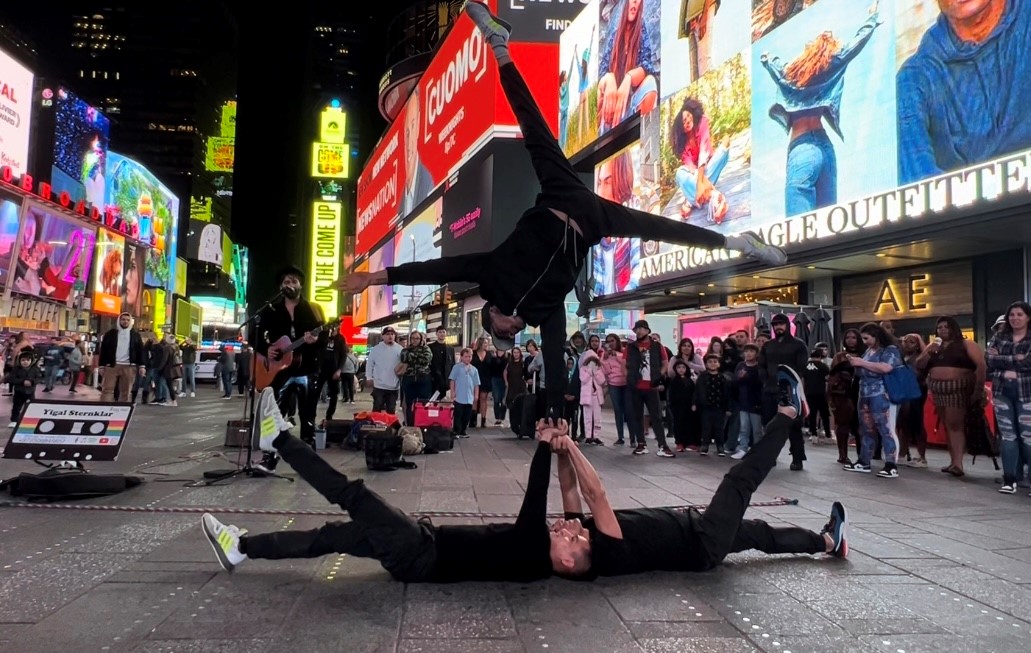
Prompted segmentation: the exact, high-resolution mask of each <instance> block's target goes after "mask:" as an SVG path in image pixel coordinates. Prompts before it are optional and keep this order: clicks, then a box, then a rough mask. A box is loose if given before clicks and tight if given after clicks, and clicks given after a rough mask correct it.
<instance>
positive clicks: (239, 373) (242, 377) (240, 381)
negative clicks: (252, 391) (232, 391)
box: [236, 367, 251, 397]
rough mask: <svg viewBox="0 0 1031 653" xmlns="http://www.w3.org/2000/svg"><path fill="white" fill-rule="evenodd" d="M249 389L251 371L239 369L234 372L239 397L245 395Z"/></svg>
mask: <svg viewBox="0 0 1031 653" xmlns="http://www.w3.org/2000/svg"><path fill="white" fill-rule="evenodd" d="M249 387H251V371H250V370H245V368H243V367H240V368H238V369H237V370H236V392H237V394H239V395H240V396H241V397H242V396H244V395H246V394H247V389H248V388H249Z"/></svg>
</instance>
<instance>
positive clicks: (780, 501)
mask: <svg viewBox="0 0 1031 653" xmlns="http://www.w3.org/2000/svg"><path fill="white" fill-rule="evenodd" d="M797 505H798V499H785V498H784V497H777V498H776V499H774V500H773V501H757V502H755V503H751V504H749V507H751V508H772V507H775V506H797ZM0 508H35V509H38V510H85V511H102V512H153V513H195V514H202V513H205V512H210V513H216V514H229V515H286V516H304V517H339V516H340V515H341V511H340V510H305V509H296V510H272V509H266V508H216V507H214V506H212V507H208V508H205V507H200V506H106V505H80V504H76V503H30V502H27V501H0ZM691 508H695V509H697V510H705V505H704V504H689V505H684V506H669V507H667V508H666V509H667V510H677V511H687V510H690V509H691ZM408 514H409V515H411V516H412V517H416V518H419V517H429V518H433V517H457V518H472V519H477V518H482V519H515V518H516V517H517V516H518V515H517V514H516V513H508V512H458V511H451V510H423V511H419V512H410V513H408ZM564 516H565V515H564V514H563V513H560V512H558V513H549V514H548V518H551V519H554V518H559V517H564Z"/></svg>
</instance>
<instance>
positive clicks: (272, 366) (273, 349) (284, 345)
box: [254, 319, 341, 392]
mask: <svg viewBox="0 0 1031 653" xmlns="http://www.w3.org/2000/svg"><path fill="white" fill-rule="evenodd" d="M340 322H341V320H339V319H337V320H333V321H332V322H327V323H326V324H323V325H322V326H320V327H318V328H317V329H312V330H311V331H308V332H307V333H306V334H305V335H311V336H316V337H318V335H319V334H320V333H322V332H323V331H333V330H336V329H339V328H340ZM303 345H304V336H301V337H300V338H298V339H297V340H293V341H291V340H290V336H283V337H282V338H280V339H279V340H276V341H275V342H273V343H272V344H270V345H269V348H268V351H269V355H268V356H265V355H263V354H259V353H257V352H255V353H254V390H255V392H261V391H262V390H264V389H265V388H267V387H269V386H270V385H272V381H273V380H274V379H275V378H276V375H277V374H279V373H280V372H282V371H283V370H285V369H287V368H288V367H290V366H291V365H293V364H294V353H293V352H294V351H295V350H296V349H297V348H298V347H301V346H303ZM298 358H300V354H298Z"/></svg>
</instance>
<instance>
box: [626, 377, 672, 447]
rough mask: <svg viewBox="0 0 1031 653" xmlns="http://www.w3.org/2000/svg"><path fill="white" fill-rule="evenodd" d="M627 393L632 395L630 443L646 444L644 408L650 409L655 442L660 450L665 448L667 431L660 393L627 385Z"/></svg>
mask: <svg viewBox="0 0 1031 653" xmlns="http://www.w3.org/2000/svg"><path fill="white" fill-rule="evenodd" d="M627 392H629V393H630V415H629V417H630V419H629V426H630V443H631V444H633V443H634V442H636V443H637V444H639V445H640V444H645V439H644V436H645V432H644V407H645V406H647V407H648V415H649V417H651V423H652V430H653V431H655V441H656V442H658V443H659V448H660V449H662V448H665V447H666V446H667V445H666V431H665V428H663V425H662V406H660V405H659V391H658V390H655V389H652V390H641V389H639V388H636V387H631V386H630V385H627Z"/></svg>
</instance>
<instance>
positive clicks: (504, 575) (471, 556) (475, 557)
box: [430, 442, 552, 583]
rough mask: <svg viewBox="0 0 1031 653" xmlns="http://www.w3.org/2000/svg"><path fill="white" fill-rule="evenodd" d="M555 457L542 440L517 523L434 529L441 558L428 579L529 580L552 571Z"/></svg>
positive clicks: (438, 555) (434, 580) (546, 575)
mask: <svg viewBox="0 0 1031 653" xmlns="http://www.w3.org/2000/svg"><path fill="white" fill-rule="evenodd" d="M551 457H552V454H551V446H550V445H548V444H547V443H546V442H541V443H539V444H538V445H537V452H536V453H535V454H534V456H533V461H532V462H531V463H530V475H529V477H528V478H527V481H526V495H525V496H524V497H523V505H522V508H520V510H519V516H518V518H516V521H515V523H514V524H487V525H484V526H435V527H434V528H433V532H434V540H435V542H436V550H437V563H436V565H435V567H434V571H433V575H432V577H431V579H430V580H432V581H433V582H436V583H452V582H459V581H464V580H479V581H515V582H527V581H532V580H539V579H542V578H548V577H549V576H551V572H552V570H551V537H550V536H549V534H548V521H547V517H548V484H549V483H550V482H551Z"/></svg>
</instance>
